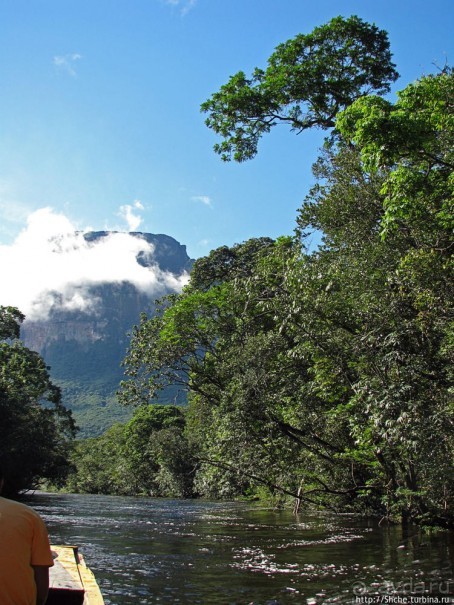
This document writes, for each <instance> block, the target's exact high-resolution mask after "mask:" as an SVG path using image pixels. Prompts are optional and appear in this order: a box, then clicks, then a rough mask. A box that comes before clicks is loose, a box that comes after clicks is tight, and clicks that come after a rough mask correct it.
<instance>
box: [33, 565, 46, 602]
mask: <svg viewBox="0 0 454 605" xmlns="http://www.w3.org/2000/svg"><path fill="white" fill-rule="evenodd" d="M33 573H34V574H35V584H36V605H44V604H45V602H46V601H47V594H48V592H49V568H48V567H47V566H44V565H33Z"/></svg>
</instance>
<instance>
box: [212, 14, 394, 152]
mask: <svg viewBox="0 0 454 605" xmlns="http://www.w3.org/2000/svg"><path fill="white" fill-rule="evenodd" d="M397 76H398V74H397V72H396V71H395V69H394V64H393V63H392V62H391V53H390V50H389V42H388V36H387V34H386V32H385V31H383V30H380V29H378V28H377V27H376V26H375V25H370V24H369V23H366V22H364V21H362V20H361V19H360V18H359V17H356V16H352V17H349V18H348V19H345V18H343V17H335V18H334V19H332V20H331V21H330V22H329V23H327V24H325V25H322V26H320V27H316V28H315V29H314V30H313V32H312V33H310V34H299V35H298V36H296V37H295V38H293V39H291V40H288V41H287V42H285V43H283V44H280V45H279V46H278V47H277V48H276V49H275V51H274V53H273V54H272V55H271V57H270V58H269V60H268V66H267V68H266V69H265V70H262V69H259V68H256V69H255V70H254V72H253V74H252V76H251V77H250V78H248V77H247V76H246V74H245V73H244V72H242V71H240V72H238V73H237V74H235V75H234V76H232V77H231V78H230V80H229V81H228V83H227V84H225V85H224V86H222V87H221V89H220V90H219V92H217V93H214V94H213V95H212V97H211V98H210V99H208V100H207V101H205V102H204V103H203V104H202V106H201V108H202V111H203V112H205V113H208V118H207V119H206V124H207V126H208V127H209V128H211V129H213V130H214V132H216V134H219V135H220V136H221V137H222V138H223V141H222V142H221V143H219V144H216V145H215V147H214V149H215V151H216V153H218V154H220V155H221V157H222V159H223V160H226V161H228V160H230V159H232V157H233V159H234V160H236V161H238V162H242V161H245V160H248V159H251V158H253V157H254V156H255V155H256V153H257V146H258V142H259V140H260V138H261V137H262V135H263V134H265V133H268V132H270V130H271V128H273V127H274V126H276V125H277V124H282V123H283V124H288V125H289V126H290V127H291V129H292V130H295V131H297V132H301V131H303V130H306V129H307V128H311V127H314V126H315V127H319V128H322V129H325V130H326V129H332V128H333V127H334V125H335V118H336V115H337V114H338V112H339V111H341V110H342V109H344V108H346V107H348V106H349V105H350V104H351V103H352V102H353V101H354V100H355V99H357V98H358V97H361V96H363V95H367V94H370V93H372V92H377V93H378V94H382V93H385V92H388V91H389V83H390V82H393V81H394V80H396V79H397Z"/></svg>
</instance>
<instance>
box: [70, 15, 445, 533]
mask: <svg viewBox="0 0 454 605" xmlns="http://www.w3.org/2000/svg"><path fill="white" fill-rule="evenodd" d="M396 78H397V73H396V71H395V69H394V65H393V64H392V63H391V54H390V52H389V44H388V40H387V35H386V32H383V31H381V30H378V29H377V28H376V27H375V26H371V25H369V24H367V23H364V22H363V21H361V20H360V19H358V18H357V17H351V18H350V19H343V18H340V17H339V18H336V19H333V20H332V21H331V22H330V23H328V24H327V25H325V26H323V27H321V28H316V30H314V32H313V33H312V34H309V35H300V36H297V37H296V38H295V39H293V40H290V41H288V42H286V43H284V44H282V45H280V46H279V47H278V48H277V49H276V51H275V53H274V54H273V55H272V56H271V57H270V59H269V62H268V66H267V68H266V69H265V70H261V69H256V70H255V71H254V73H253V75H252V77H250V78H247V77H246V75H245V74H244V73H243V72H239V73H238V74H236V75H235V76H233V77H232V78H231V79H230V80H229V82H228V84H226V85H225V86H223V87H222V88H221V89H220V91H219V92H218V93H215V94H214V95H213V96H212V97H211V99H209V100H208V101H206V102H205V103H204V104H203V105H202V110H203V111H204V112H206V113H207V114H208V118H207V125H208V126H209V127H210V128H212V129H213V130H214V131H215V132H216V133H217V134H219V135H220V136H221V137H222V142H221V143H219V144H218V145H217V146H216V148H215V151H216V152H217V153H219V154H220V155H221V157H222V159H224V160H226V161H228V160H230V159H234V160H236V161H245V160H249V159H251V158H252V157H254V155H255V154H256V153H257V149H258V143H259V140H260V138H261V136H263V135H264V134H267V133H269V132H270V130H271V129H272V127H274V126H275V125H277V124H288V125H289V126H290V127H291V129H292V130H294V131H296V132H301V131H303V130H305V129H307V128H310V127H314V126H316V127H319V128H323V129H325V130H327V131H328V137H327V139H326V141H325V145H324V147H323V149H322V151H321V154H320V157H319V159H318V161H317V162H316V163H315V165H314V169H313V170H314V176H315V178H316V184H315V185H314V187H313V188H312V189H311V191H310V192H309V193H308V195H307V197H306V199H305V201H304V203H303V205H302V207H301V208H300V210H299V211H298V214H297V217H296V230H295V234H293V235H287V236H283V237H281V238H278V239H277V240H271V239H269V238H266V237H263V238H257V239H251V240H249V241H247V242H244V243H241V244H237V245H235V246H232V247H227V246H224V247H221V248H218V249H216V250H213V251H212V252H211V253H210V254H209V255H208V256H207V257H204V258H200V259H198V260H197V261H196V262H195V264H194V267H193V269H192V273H191V280H190V283H189V284H188V285H187V286H186V287H185V288H184V289H183V291H182V293H181V294H179V295H172V296H169V297H167V298H165V299H163V300H162V301H161V302H160V304H159V305H158V309H157V313H156V315H154V316H153V317H147V316H146V315H143V316H142V319H141V322H140V325H139V326H137V327H135V328H134V331H133V334H132V338H131V344H130V349H129V352H128V355H127V357H126V359H125V362H124V364H125V369H126V374H127V379H126V380H125V381H124V382H123V383H122V386H121V389H120V392H119V397H120V400H121V401H122V402H123V403H124V404H126V405H134V406H137V410H136V412H135V414H134V416H133V418H132V420H130V421H129V422H128V423H127V424H125V425H115V426H114V427H113V428H111V429H110V430H109V431H108V432H107V433H105V434H104V435H103V436H101V437H99V438H96V439H89V440H85V441H82V442H79V443H78V444H77V445H76V447H75V449H74V452H73V455H72V464H73V465H74V469H75V470H74V472H73V474H72V475H71V476H70V478H69V480H68V484H67V486H68V488H69V489H73V490H77V491H87V492H94V493H118V494H153V495H157V496H179V497H189V496H204V497H209V498H232V497H239V496H243V497H244V496H247V497H261V498H263V497H267V498H274V499H281V500H282V501H289V500H291V501H292V503H293V502H295V501H296V502H297V504H298V506H310V507H316V508H327V509H331V510H342V511H345V510H348V511H360V512H367V513H374V514H379V515H381V516H383V517H387V518H390V519H391V518H393V519H397V518H403V519H412V520H416V521H419V522H422V523H426V524H430V523H434V524H440V525H445V526H447V525H452V523H453V516H452V503H453V491H452V490H453V485H454V476H453V452H454V447H453V446H454V435H453V416H452V413H453V408H452V367H453V364H452V362H453V359H452V351H453V348H452V344H453V322H452V320H453V309H452V244H453V239H452V233H453V226H454V225H453V222H454V221H453V207H452V200H453V185H454V179H453V167H454V156H453V125H454V115H453V99H454V80H453V73H452V70H451V69H449V68H448V67H445V68H443V69H440V70H439V71H438V72H437V73H435V74H433V75H428V76H424V77H422V78H421V79H420V80H419V81H416V82H414V83H412V84H410V85H408V86H407V87H406V88H405V89H404V90H402V91H401V92H400V93H398V95H397V100H396V101H395V102H394V103H393V102H391V101H390V100H389V99H387V98H384V97H383V96H381V95H384V94H386V93H387V92H389V90H390V83H391V82H393V81H394V80H395V79H396ZM295 169H296V170H297V169H298V166H295ZM257 211H258V212H259V209H257ZM314 237H316V238H318V237H320V238H321V243H320V245H319V246H318V247H317V249H316V250H312V251H311V249H310V242H311V240H312V238H314ZM169 385H174V386H175V385H179V386H180V387H181V388H182V389H184V390H186V392H187V401H188V404H187V407H184V408H181V407H176V406H172V405H169V406H164V407H163V406H158V405H156V404H155V401H156V397H157V395H158V394H159V393H160V392H161V391H162V390H163V389H164V388H166V387H168V386H169Z"/></svg>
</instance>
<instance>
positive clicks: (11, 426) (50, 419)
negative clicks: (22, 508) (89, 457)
mask: <svg viewBox="0 0 454 605" xmlns="http://www.w3.org/2000/svg"><path fill="white" fill-rule="evenodd" d="M23 319H24V316H23V315H22V314H21V313H20V312H19V311H18V310H17V309H15V308H13V307H0V334H1V338H2V341H1V342H0V459H1V461H2V466H3V467H4V468H5V472H6V475H7V476H8V477H9V482H8V486H7V487H8V489H9V490H10V492H11V493H17V492H19V491H21V490H24V489H26V488H31V487H34V486H36V485H37V484H38V483H39V481H42V480H44V479H46V480H49V481H52V482H55V483H61V482H62V481H63V480H64V478H65V476H66V473H67V472H68V451H69V447H70V444H71V441H72V439H73V437H74V434H75V430H76V429H75V425H74V421H73V419H72V416H71V413H70V411H69V410H67V409H66V408H64V406H63V405H62V404H61V395H60V390H59V389H58V387H56V386H55V385H54V384H52V382H51V380H50V377H49V373H48V368H47V367H46V365H45V363H44V361H43V360H42V358H41V357H40V356H39V355H38V354H37V353H35V352H34V351H30V350H29V349H27V348H26V347H24V345H23V344H22V343H21V342H20V341H19V340H18V337H19V331H20V323H21V322H22V321H23Z"/></svg>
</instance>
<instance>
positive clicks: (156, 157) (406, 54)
mask: <svg viewBox="0 0 454 605" xmlns="http://www.w3.org/2000/svg"><path fill="white" fill-rule="evenodd" d="M339 14H341V15H344V16H349V15H351V14H357V15H359V16H360V17H361V18H363V19H365V20H366V21H370V22H375V23H376V24H377V25H378V26H379V27H380V28H383V29H386V30H387V31H388V32H389V37H390V41H391V48H392V52H393V54H394V62H395V63H396V65H397V69H398V71H399V73H400V74H401V78H400V80H399V81H398V82H397V83H396V84H395V86H394V88H393V90H394V92H395V91H396V90H399V89H401V88H403V87H404V86H405V85H406V84H407V83H408V82H410V81H412V80H414V79H416V78H417V77H419V76H420V75H421V74H423V73H430V72H433V71H435V69H436V68H435V67H434V63H436V64H438V65H443V64H444V63H445V61H446V60H451V62H452V61H453V58H454V52H453V43H452V30H453V25H454V19H453V16H454V3H453V2H452V0H432V1H431V2H428V1H424V2H422V1H420V0H392V1H391V0H374V1H372V0H318V1H317V2H307V1H306V0H128V1H127V0H0V56H1V60H0V83H1V94H0V245H2V246H3V249H4V250H6V251H7V249H8V246H11V245H12V244H13V243H14V241H15V240H16V238H17V237H18V235H19V234H20V233H21V232H23V231H24V230H25V229H26V228H27V220H28V219H29V217H30V215H32V214H33V213H34V212H36V211H37V210H39V209H43V208H51V209H52V210H51V212H52V213H54V214H58V215H64V217H65V218H66V219H67V220H68V221H69V222H70V224H72V225H74V227H75V228H77V229H81V230H84V229H96V230H99V229H117V230H128V229H133V230H139V231H147V232H151V233H166V234H168V235H171V236H173V237H175V238H176V239H177V240H178V241H180V242H181V243H183V244H186V245H187V249H188V253H189V254H190V256H191V257H193V258H196V257H199V256H203V255H205V254H207V253H208V252H209V251H210V250H211V249H212V248H215V247H217V246H220V245H223V244H227V245H232V244H234V243H237V242H241V241H244V240H246V239H248V238H249V237H256V236H265V235H266V236H271V237H276V236H279V235H282V234H289V233H292V232H293V229H294V226H295V218H296V213H297V209H298V207H299V206H300V205H301V203H302V200H303V199H304V196H305V194H306V193H307V191H308V189H309V187H310V185H311V183H312V176H311V163H312V162H313V161H314V159H315V158H316V156H317V149H318V146H319V145H320V143H321V135H320V134H319V133H308V134H301V135H299V136H296V135H295V134H293V133H290V132H288V131H287V130H286V129H285V128H284V127H282V128H279V129H278V128H276V129H274V131H273V132H272V133H271V134H270V135H268V136H267V137H266V138H264V139H263V140H262V142H261V144H260V147H259V154H258V156H257V157H256V158H255V159H254V160H252V161H250V162H246V163H244V164H235V163H233V162H231V163H223V162H222V161H221V160H220V159H219V157H218V156H217V155H215V154H214V152H213V151H212V147H213V144H214V143H215V142H216V140H217V139H216V137H215V135H214V134H213V133H212V132H211V131H210V130H209V129H208V128H207V127H206V126H205V125H204V116H203V115H202V114H201V113H200V109H199V108H200V103H201V102H203V101H204V100H205V99H207V98H208V97H209V96H210V95H211V94H212V93H213V92H215V91H217V90H218V89H219V87H220V86H221V85H222V84H224V83H225V82H226V81H227V80H228V78H229V76H230V75H232V74H234V73H236V72H237V71H239V70H240V69H242V70H244V71H246V72H247V73H250V71H251V70H252V69H253V68H254V67H256V66H258V67H263V66H265V64H266V60H267V58H268V57H269V55H270V54H271V53H272V51H273V49H274V48H275V47H276V45H277V44H279V43H280V42H283V41H285V40H287V39H289V38H291V37H293V36H294V35H296V34H297V33H299V32H304V33H307V32H310V31H311V30H312V29H313V27H315V26H316V25H321V24H323V23H325V22H326V21H328V20H329V19H331V18H332V17H334V16H336V15H339ZM35 216H36V215H35ZM39 216H40V217H47V218H48V217H49V211H48V212H47V213H46V212H41V213H40V214H39ZM11 250H13V248H11Z"/></svg>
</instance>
